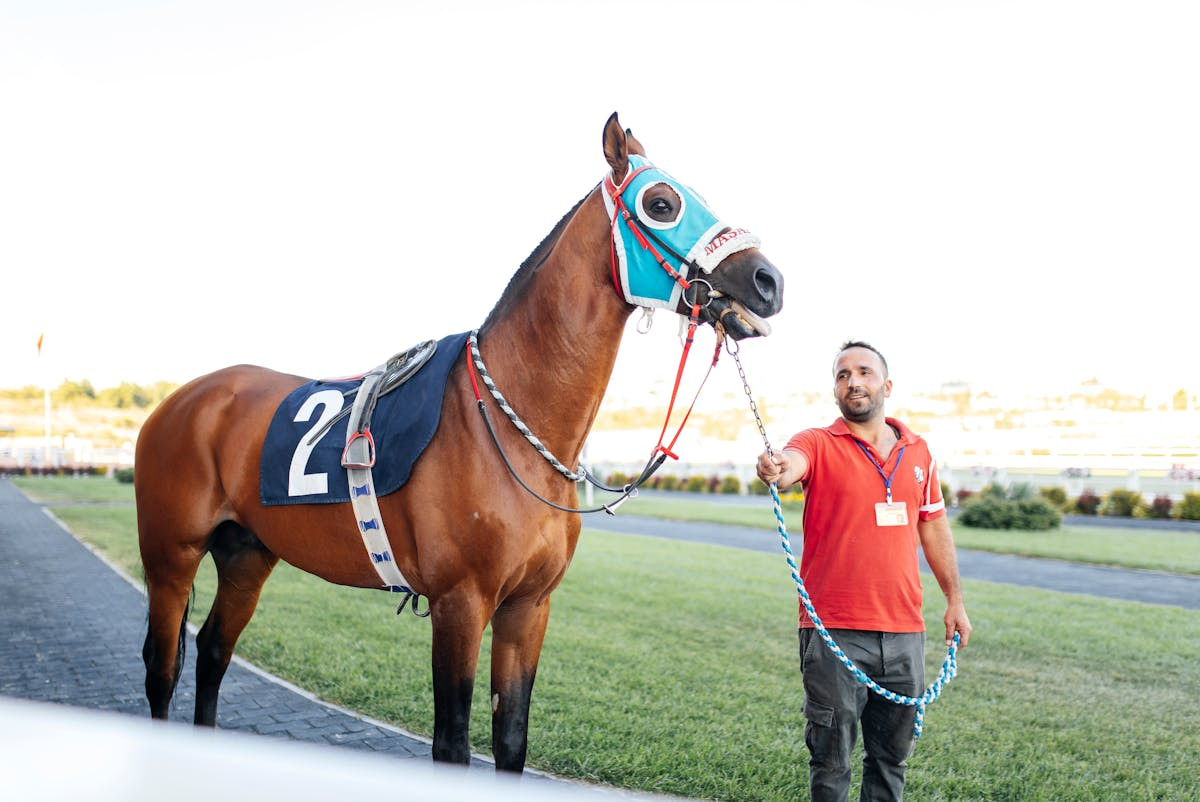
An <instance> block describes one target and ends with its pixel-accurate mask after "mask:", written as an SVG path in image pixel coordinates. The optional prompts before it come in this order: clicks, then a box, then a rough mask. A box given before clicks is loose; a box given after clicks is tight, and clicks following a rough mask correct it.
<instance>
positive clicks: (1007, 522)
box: [958, 485, 1062, 531]
mask: <svg viewBox="0 0 1200 802" xmlns="http://www.w3.org/2000/svg"><path fill="white" fill-rule="evenodd" d="M958 520H959V521H961V522H962V523H963V524H965V525H966V526H973V527H976V528H979V529H1022V530H1026V531H1041V530H1045V529H1054V528H1055V527H1057V526H1058V525H1059V524H1061V523H1062V512H1061V511H1060V510H1059V509H1058V508H1057V507H1055V506H1054V505H1053V504H1052V503H1051V502H1050V501H1048V500H1047V499H1044V498H1042V497H1041V496H1036V497H1035V494H1034V491H1033V488H1032V487H1031V486H1028V485H1015V486H1013V487H1012V488H1011V489H1009V490H1007V491H1006V490H1005V489H1004V488H1003V487H1000V486H999V485H988V486H987V487H985V488H984V489H983V491H982V492H981V493H980V494H979V495H977V496H974V497H972V498H968V499H967V500H966V501H964V502H963V504H962V512H961V513H960V514H959V516H958Z"/></svg>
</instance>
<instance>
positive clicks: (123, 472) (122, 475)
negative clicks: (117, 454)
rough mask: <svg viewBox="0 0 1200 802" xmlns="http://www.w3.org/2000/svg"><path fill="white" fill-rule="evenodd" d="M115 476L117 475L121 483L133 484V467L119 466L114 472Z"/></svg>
mask: <svg viewBox="0 0 1200 802" xmlns="http://www.w3.org/2000/svg"><path fill="white" fill-rule="evenodd" d="M113 476H115V477H117V481H118V482H120V483H121V484H124V485H131V484H133V468H117V469H116V470H115V471H114V472H113Z"/></svg>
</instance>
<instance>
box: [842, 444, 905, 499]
mask: <svg viewBox="0 0 1200 802" xmlns="http://www.w3.org/2000/svg"><path fill="white" fill-rule="evenodd" d="M854 444H855V445H856V446H858V447H859V448H861V449H862V453H864V454H866V455H867V459H869V460H871V464H872V465H874V466H875V470H877V471H879V475H880V476H882V477H883V487H884V489H885V490H887V503H888V504H891V503H892V479H894V478H895V476H896V469H897V468H899V467H900V460H902V459H904V449H905V448H906V446H900V453H899V454H897V455H896V464H895V465H893V466H892V472H891V473H890V474H885V473H884V472H883V466H882V465H880V464H879V463H878V462H876V461H875V458H874V457H872V456H871V452H870V451H868V450H867V447H866V446H864V445H863V444H862V443H860V442H859V441H858V440H855V441H854Z"/></svg>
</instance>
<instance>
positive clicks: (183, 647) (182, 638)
mask: <svg viewBox="0 0 1200 802" xmlns="http://www.w3.org/2000/svg"><path fill="white" fill-rule="evenodd" d="M195 601H196V586H195V585H194V584H193V585H192V587H191V590H189V591H188V600H187V604H185V605H184V606H183V620H181V621H180V622H179V658H178V661H177V662H176V663H175V665H176V666H177V668H176V669H175V679H176V680H177V681H178V679H179V675H180V673H182V672H183V663H184V660H185V659H186V658H187V625H188V616H189V615H190V614H191V612H192V604H194V603H195Z"/></svg>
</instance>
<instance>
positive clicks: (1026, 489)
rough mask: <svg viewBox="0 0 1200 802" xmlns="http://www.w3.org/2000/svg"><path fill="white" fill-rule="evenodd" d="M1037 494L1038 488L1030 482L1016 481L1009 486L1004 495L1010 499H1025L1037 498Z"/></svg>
mask: <svg viewBox="0 0 1200 802" xmlns="http://www.w3.org/2000/svg"><path fill="white" fill-rule="evenodd" d="M1037 494H1038V493H1037V489H1036V488H1035V487H1034V486H1033V485H1031V484H1029V483H1028V482H1015V483H1014V484H1012V485H1011V486H1010V487H1009V488H1008V492H1006V493H1005V494H1004V497H1005V498H1006V499H1008V500H1009V501H1025V500H1026V499H1031V498H1035V497H1036V496H1037Z"/></svg>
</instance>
